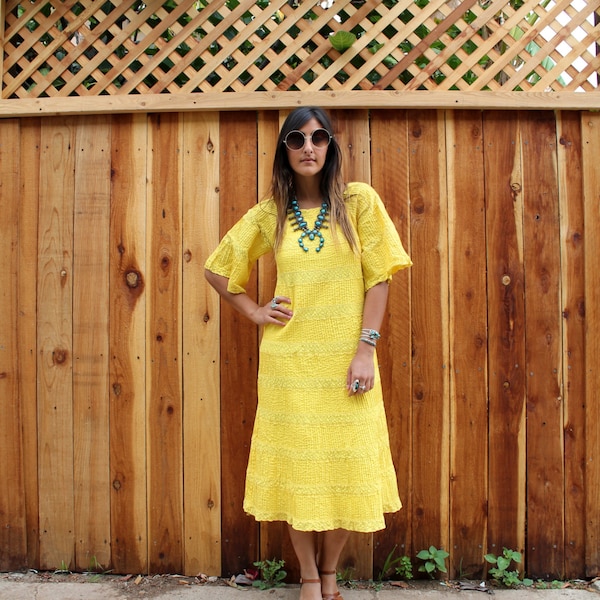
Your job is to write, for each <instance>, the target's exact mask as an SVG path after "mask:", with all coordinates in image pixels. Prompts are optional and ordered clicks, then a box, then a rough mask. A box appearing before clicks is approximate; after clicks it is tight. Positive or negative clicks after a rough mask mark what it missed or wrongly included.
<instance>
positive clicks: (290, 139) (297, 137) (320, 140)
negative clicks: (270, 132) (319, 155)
mask: <svg viewBox="0 0 600 600" xmlns="http://www.w3.org/2000/svg"><path fill="white" fill-rule="evenodd" d="M306 140H310V143H311V144H312V145H313V146H314V147H315V148H326V147H327V146H329V143H330V142H331V134H330V133H329V131H327V129H322V128H319V129H315V130H314V131H313V132H312V133H310V134H309V135H305V134H304V133H302V131H298V130H297V129H294V130H293V131H290V132H289V133H288V134H287V135H286V136H285V138H284V139H283V143H284V144H285V146H286V148H287V149H288V150H302V148H304V144H306Z"/></svg>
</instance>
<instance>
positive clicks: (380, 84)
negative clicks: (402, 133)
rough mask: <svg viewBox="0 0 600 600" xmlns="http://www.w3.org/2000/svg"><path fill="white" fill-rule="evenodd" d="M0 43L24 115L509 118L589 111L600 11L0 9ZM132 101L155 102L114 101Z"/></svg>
mask: <svg viewBox="0 0 600 600" xmlns="http://www.w3.org/2000/svg"><path fill="white" fill-rule="evenodd" d="M0 36H1V37H0V41H2V42H3V53H2V56H1V58H0V61H1V62H0V75H1V79H2V93H1V99H3V100H7V101H8V100H14V101H15V102H20V103H23V106H24V108H23V109H13V110H24V111H25V112H27V111H30V109H29V108H28V107H29V102H30V101H31V100H32V99H34V98H40V99H43V98H47V99H49V100H48V102H43V103H42V102H41V103H40V104H39V105H35V104H34V105H35V106H36V107H37V108H36V111H35V114H39V111H43V110H45V108H42V107H47V106H56V105H54V104H53V103H52V102H51V101H50V99H59V98H60V99H63V100H64V101H65V106H66V107H70V106H79V105H78V103H77V102H75V101H72V100H71V98H72V97H80V98H85V99H86V100H87V101H89V102H90V104H91V105H93V106H96V105H97V106H99V107H101V108H100V109H101V110H102V107H104V106H105V104H104V103H105V102H107V103H108V105H111V101H100V103H99V104H96V100H97V99H99V98H100V97H101V96H109V97H114V98H115V100H113V101H112V105H113V106H118V107H121V106H125V105H133V106H134V107H138V106H140V105H148V104H150V103H151V104H153V105H154V106H160V105H161V102H159V101H158V100H156V99H154V98H155V96H158V95H163V96H180V98H178V99H175V100H171V99H170V100H165V101H164V103H165V106H171V104H170V103H171V102H172V103H173V104H172V105H179V104H182V105H184V106H188V104H190V103H191V99H192V98H196V100H195V102H196V103H197V105H198V106H202V107H207V106H213V107H219V108H222V107H223V106H224V107H225V108H226V109H227V108H240V107H242V106H243V107H248V106H254V105H256V104H257V103H258V102H266V103H267V105H269V106H273V105H274V104H278V105H279V106H291V105H295V103H296V102H297V98H298V94H300V95H302V94H304V95H305V96H307V95H311V96H312V95H314V94H319V95H320V97H322V98H324V99H329V98H336V99H337V101H341V102H342V104H344V105H347V106H357V105H360V104H361V103H365V102H366V100H365V99H368V104H369V106H378V105H388V103H392V104H393V105H396V102H398V101H400V102H401V103H402V102H403V101H404V100H398V99H400V98H402V99H404V98H408V99H407V100H406V102H407V103H408V104H407V105H410V106H414V105H415V104H416V103H417V102H418V103H422V102H427V103H430V102H431V103H434V104H435V103H437V104H438V105H439V106H460V105H463V104H467V105H470V104H471V103H473V104H474V105H475V106H486V105H487V106H493V105H498V106H499V107H505V106H506V104H507V103H508V105H509V107H515V106H514V100H513V99H512V96H511V94H512V93H514V92H519V93H522V94H533V96H532V95H529V96H528V95H523V96H521V95H519V96H518V98H519V100H518V103H519V104H521V105H522V107H523V108H538V107H540V105H543V106H546V105H547V104H551V103H552V102H553V101H556V102H558V103H559V105H560V103H562V102H565V101H566V103H567V107H569V108H573V107H575V104H577V106H578V107H580V108H581V107H586V106H588V104H587V103H588V102H590V101H589V100H585V99H584V98H583V96H586V95H588V94H589V95H593V96H596V97H597V92H598V89H599V77H600V76H599V73H600V52H599V47H600V46H599V44H598V40H599V39H600V0H575V1H571V0H553V1H550V0H195V1H194V2H189V1H184V0H145V1H143V2H142V1H141V0H126V1H122V2H116V1H115V2H94V1H93V0H78V1H76V2H75V1H73V0H63V1H61V2H56V1H51V0H39V1H36V2H24V1H23V0H0ZM383 92H388V93H387V94H385V93H383ZM421 92H427V93H428V94H430V95H425V94H422V93H421ZM478 92H485V93H489V94H490V96H489V99H487V100H483V99H482V98H481V97H480V96H478V95H477V93H478ZM574 92H577V93H579V94H580V95H581V96H582V97H581V100H579V101H578V103H574V101H573V99H568V100H567V98H569V95H568V94H570V93H574ZM369 93H371V94H375V93H382V95H381V98H380V99H378V97H377V96H376V95H365V94H369ZM439 93H441V94H444V93H445V94H448V96H445V95H442V96H438V95H437V94H439ZM546 93H550V94H555V95H549V96H546V95H545V94H546ZM282 94H290V97H289V98H285V96H282ZM354 94H357V96H356V99H353V97H354V96H353V95H354ZM431 94H433V95H431ZM494 94H501V96H494ZM128 96H138V97H139V96H143V97H144V98H151V100H150V99H144V100H140V99H138V100H137V101H136V100H132V101H127V102H124V103H122V102H121V100H116V98H117V97H128ZM203 96H206V98H204V97H203ZM411 98H414V99H411ZM424 98H426V99H427V100H424ZM450 98H452V99H450ZM501 98H502V99H501ZM515 98H517V96H515ZM531 98H537V99H538V100H537V104H535V103H534V104H532V103H531ZM573 98H579V96H573ZM392 99H393V100H392ZM592 102H594V100H592ZM596 102H597V101H596ZM84 105H85V106H87V102H86V103H84ZM3 106H4V105H3ZM6 106H7V107H8V106H12V105H11V104H6ZM520 107H521V106H520ZM3 110H4V111H7V110H8V109H6V108H3ZM77 112H80V109H77Z"/></svg>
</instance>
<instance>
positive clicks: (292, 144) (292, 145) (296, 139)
mask: <svg viewBox="0 0 600 600" xmlns="http://www.w3.org/2000/svg"><path fill="white" fill-rule="evenodd" d="M285 145H286V146H287V147H288V148H289V149H290V150H300V148H302V146H304V135H302V133H300V132H299V131H290V132H289V133H288V134H287V137H286V138H285Z"/></svg>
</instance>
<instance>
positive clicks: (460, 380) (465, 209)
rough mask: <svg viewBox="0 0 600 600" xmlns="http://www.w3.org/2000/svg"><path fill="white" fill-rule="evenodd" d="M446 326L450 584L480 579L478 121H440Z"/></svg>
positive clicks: (483, 463)
mask: <svg viewBox="0 0 600 600" xmlns="http://www.w3.org/2000/svg"><path fill="white" fill-rule="evenodd" d="M446 148H447V157H448V213H449V216H448V235H449V243H448V245H449V289H448V298H449V305H450V308H449V327H450V340H451V341H450V398H451V400H450V427H451V431H450V443H451V450H450V455H451V457H450V460H451V464H450V544H449V548H451V551H452V559H451V561H450V566H451V569H450V577H457V576H467V577H469V578H471V579H479V578H481V577H482V575H483V572H482V571H483V569H482V565H481V556H482V553H483V548H484V547H485V545H486V536H487V518H486V516H487V515H486V511H485V510H482V508H483V507H485V506H487V500H488V495H487V492H488V481H487V478H488V471H487V465H488V453H487V441H488V428H487V412H488V404H487V398H488V389H487V381H488V377H487V361H488V356H487V297H486V287H487V286H486V257H485V252H482V251H481V250H482V249H483V248H485V246H486V238H485V192H484V181H485V172H484V160H483V124H482V117H481V114H479V113H476V112H472V111H454V112H452V113H447V114H446Z"/></svg>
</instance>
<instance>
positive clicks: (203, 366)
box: [182, 113, 222, 575]
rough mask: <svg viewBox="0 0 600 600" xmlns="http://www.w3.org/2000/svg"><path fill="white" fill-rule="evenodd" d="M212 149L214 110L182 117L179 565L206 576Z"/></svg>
mask: <svg viewBox="0 0 600 600" xmlns="http://www.w3.org/2000/svg"><path fill="white" fill-rule="evenodd" d="M219 148H220V147H219V114H218V113H196V114H189V115H185V116H184V118H183V180H184V181H185V185H184V188H183V307H182V308H183V314H182V321H183V353H182V358H183V371H184V373H185V377H184V380H183V400H184V421H183V443H184V446H183V471H184V476H183V486H184V487H183V491H184V530H185V541H184V544H185V562H184V571H185V572H186V573H206V574H209V575H219V574H220V573H221V543H222V540H221V485H220V481H221V439H220V418H221V394H220V385H219V384H220V380H219V368H220V365H219V362H220V361H219V322H220V312H219V301H218V299H217V298H216V297H215V295H214V293H213V291H212V289H211V288H210V286H209V285H208V283H207V282H206V280H205V278H204V263H205V262H206V259H207V258H208V255H209V253H210V252H211V250H212V249H213V248H214V247H216V245H217V244H218V242H219V158H220V152H219ZM199 424H201V426H200V427H199Z"/></svg>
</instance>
